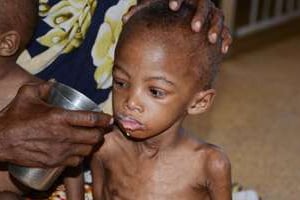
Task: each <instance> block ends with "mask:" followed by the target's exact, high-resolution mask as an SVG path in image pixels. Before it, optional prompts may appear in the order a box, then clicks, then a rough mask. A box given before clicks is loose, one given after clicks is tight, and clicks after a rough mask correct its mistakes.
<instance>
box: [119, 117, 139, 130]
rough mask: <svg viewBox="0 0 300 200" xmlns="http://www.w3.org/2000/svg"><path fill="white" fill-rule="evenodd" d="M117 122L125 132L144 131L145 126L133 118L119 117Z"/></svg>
mask: <svg viewBox="0 0 300 200" xmlns="http://www.w3.org/2000/svg"><path fill="white" fill-rule="evenodd" d="M117 121H118V124H120V125H121V126H122V128H123V129H125V130H129V131H135V130H141V129H144V125H143V124H142V123H141V122H140V121H138V120H136V119H134V118H133V117H131V116H125V115H118V117H117Z"/></svg>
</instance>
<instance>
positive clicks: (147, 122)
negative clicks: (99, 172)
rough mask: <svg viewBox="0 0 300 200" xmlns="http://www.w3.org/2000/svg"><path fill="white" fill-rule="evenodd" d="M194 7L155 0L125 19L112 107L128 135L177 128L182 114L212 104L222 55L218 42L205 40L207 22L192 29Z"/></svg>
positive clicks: (118, 45)
mask: <svg viewBox="0 0 300 200" xmlns="http://www.w3.org/2000/svg"><path fill="white" fill-rule="evenodd" d="M195 10H196V9H195V7H193V6H191V5H187V4H183V6H182V7H181V9H180V10H179V11H178V12H174V11H171V10H170V9H169V6H168V1H164V0H159V1H155V2H154V3H151V4H150V5H149V6H147V7H145V8H143V9H141V10H140V11H138V12H137V13H136V14H134V15H133V16H132V17H131V18H130V19H129V21H128V22H127V23H126V24H125V26H124V28H123V31H122V33H121V35H120V38H119V42H118V44H117V48H116V55H115V65H114V69H113V77H114V90H113V104H114V112H115V115H116V117H117V118H119V119H120V121H121V123H122V125H123V126H124V127H125V129H127V131H129V132H131V135H132V137H135V138H148V137H152V136H155V135H158V134H160V133H162V132H164V131H166V130H168V129H169V128H171V127H173V126H176V127H179V126H180V125H179V124H181V122H182V120H183V118H184V117H185V116H186V114H198V113H202V112H204V111H206V110H207V108H208V107H209V106H210V104H211V103H212V100H213V97H214V94H215V92H214V90H213V89H212V84H213V80H214V78H215V75H216V72H217V71H218V70H217V67H218V65H219V62H220V60H221V56H222V54H221V51H220V49H221V48H220V42H218V43H217V44H216V45H212V44H210V43H209V41H208V39H207V35H208V34H207V32H208V28H207V24H204V25H203V26H202V29H201V30H202V31H201V32H200V33H196V32H193V31H192V29H191V27H190V21H191V19H192V16H193V14H194V12H195Z"/></svg>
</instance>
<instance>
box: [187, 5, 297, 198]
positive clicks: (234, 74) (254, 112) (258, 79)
mask: <svg viewBox="0 0 300 200" xmlns="http://www.w3.org/2000/svg"><path fill="white" fill-rule="evenodd" d="M214 2H215V3H216V5H218V7H220V8H222V9H223V11H224V12H225V20H226V23H227V25H228V26H229V27H230V29H231V32H232V34H233V37H234V43H233V45H232V46H231V49H230V53H229V55H228V56H227V58H226V59H225V61H224V62H223V64H222V66H221V71H220V73H219V77H218V80H217V84H216V89H217V97H216V99H215V103H214V105H213V107H212V108H211V109H210V111H209V112H207V113H205V114H203V115H200V116H193V117H189V118H187V120H186V121H185V127H186V129H188V130H190V131H191V132H194V133H197V134H199V135H200V137H201V138H203V139H204V140H206V141H208V142H211V143H215V144H218V145H219V146H221V147H222V148H223V149H224V150H225V151H226V153H227V154H228V155H229V157H230V159H231V163H232V177H233V182H235V183H239V184H240V185H242V186H243V188H244V189H253V190H255V191H256V192H257V193H258V194H259V196H260V197H261V199H262V200H299V199H300V155H299V154H300V134H299V132H300V131H299V130H300V105H299V104H300V0H223V1H222V0H219V1H217V0H216V1H214Z"/></svg>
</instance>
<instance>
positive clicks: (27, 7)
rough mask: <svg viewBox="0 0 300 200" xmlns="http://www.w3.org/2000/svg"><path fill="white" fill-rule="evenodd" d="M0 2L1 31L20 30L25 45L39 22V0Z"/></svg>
mask: <svg viewBox="0 0 300 200" xmlns="http://www.w3.org/2000/svg"><path fill="white" fill-rule="evenodd" d="M0 3H1V6H0V32H1V33H3V32H7V31H10V30H16V31H18V32H19V33H20V35H21V45H22V46H23V47H25V46H26V45H27V43H28V42H29V41H30V39H31V37H32V34H33V32H34V30H35V27H36V24H37V20H38V0H0Z"/></svg>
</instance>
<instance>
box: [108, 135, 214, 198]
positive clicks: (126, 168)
mask: <svg viewBox="0 0 300 200" xmlns="http://www.w3.org/2000/svg"><path fill="white" fill-rule="evenodd" d="M106 142H107V141H106ZM109 142H111V144H110V145H109V147H113V148H111V149H108V148H106V147H105V151H104V152H105V153H104V155H103V159H102V162H103V165H104V168H105V181H106V182H105V183H104V185H105V188H104V193H105V195H104V196H105V197H106V198H105V199H112V200H115V199H122V200H125V199H128V200H131V199H134V200H153V199H155V200H170V199H172V200H176V199H178V200H179V199H180V200H181V199H185V200H194V199H195V200H196V199H197V200H199V199H203V200H206V199H209V195H208V191H207V188H206V187H205V178H204V177H205V176H204V173H203V169H202V168H203V164H202V163H201V162H199V161H200V160H201V153H200V154H199V152H197V151H198V150H197V149H198V148H197V145H196V144H195V143H194V144H193V143H189V144H191V145H189V146H186V145H188V144H183V145H182V146H179V147H178V148H176V149H172V150H166V151H164V152H160V153H158V154H157V155H152V156H153V157H146V156H137V154H134V153H132V151H131V147H130V145H128V144H129V143H128V141H124V142H122V140H118V139H117V140H115V139H113V140H112V141H109ZM126 147H128V148H126ZM198 147H199V146H198Z"/></svg>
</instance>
